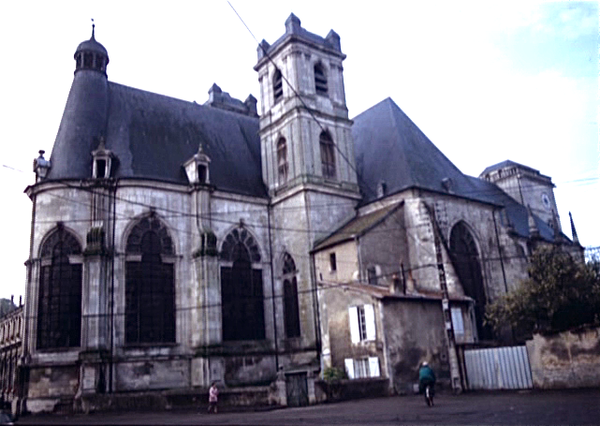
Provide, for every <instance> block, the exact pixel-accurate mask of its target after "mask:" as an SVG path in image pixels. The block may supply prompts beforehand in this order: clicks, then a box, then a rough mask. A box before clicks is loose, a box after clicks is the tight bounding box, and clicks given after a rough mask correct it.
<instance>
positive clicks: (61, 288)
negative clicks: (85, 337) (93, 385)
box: [37, 226, 82, 349]
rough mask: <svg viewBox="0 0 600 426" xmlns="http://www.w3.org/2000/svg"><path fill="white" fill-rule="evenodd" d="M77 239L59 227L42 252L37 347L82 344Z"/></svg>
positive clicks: (80, 278) (80, 275)
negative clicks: (76, 257) (75, 257)
mask: <svg viewBox="0 0 600 426" xmlns="http://www.w3.org/2000/svg"><path fill="white" fill-rule="evenodd" d="M80 254H81V246H80V244H79V242H78V241H77V239H76V238H75V237H74V236H73V235H72V234H71V233H70V232H68V231H67V230H65V229H64V228H63V227H62V226H59V227H58V229H56V230H55V231H54V232H53V233H52V234H51V235H50V236H49V237H48V239H47V240H46V241H45V242H44V244H43V246H42V250H41V265H42V267H41V271H40V287H39V293H38V317H37V348H38V349H57V348H71V347H77V346H80V344H81V286H82V264H81V262H79V263H78V262H77V261H76V260H75V259H74V256H76V255H80Z"/></svg>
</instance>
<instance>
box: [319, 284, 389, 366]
mask: <svg viewBox="0 0 600 426" xmlns="http://www.w3.org/2000/svg"><path fill="white" fill-rule="evenodd" d="M319 296H320V299H319V300H320V302H321V315H322V316H321V327H322V329H323V336H324V339H323V348H322V351H323V364H324V367H325V368H327V367H336V368H340V369H342V370H343V369H344V368H345V365H344V360H345V359H346V358H352V359H358V358H364V357H378V358H379V370H380V373H381V375H382V376H383V377H385V372H386V371H387V368H386V365H385V358H384V357H383V334H382V323H381V313H380V304H379V300H378V299H377V298H375V297H373V296H371V295H369V294H367V293H366V292H363V291H359V290H357V289H355V288H352V286H348V287H345V286H344V287H340V286H331V287H329V286H327V285H324V286H321V287H320V289H319ZM366 304H371V305H373V308H374V314H375V335H376V337H375V340H372V341H361V342H358V343H352V339H351V335H350V319H349V314H348V308H349V307H351V306H359V305H366Z"/></svg>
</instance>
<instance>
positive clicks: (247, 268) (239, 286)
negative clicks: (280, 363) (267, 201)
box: [221, 228, 265, 341]
mask: <svg viewBox="0 0 600 426" xmlns="http://www.w3.org/2000/svg"><path fill="white" fill-rule="evenodd" d="M260 260H261V257H260V251H259V248H258V245H257V244H256V241H255V240H254V238H253V237H252V235H250V233H249V232H248V231H247V230H245V229H244V228H237V229H234V230H233V231H231V232H230V233H229V235H227V237H226V238H225V241H224V242H223V245H222V247H221V310H222V315H223V340H224V341H231V340H263V339H264V338H265V317H264V300H263V283H262V269H260V266H261V265H260Z"/></svg>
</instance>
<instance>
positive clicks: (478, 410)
mask: <svg viewBox="0 0 600 426" xmlns="http://www.w3.org/2000/svg"><path fill="white" fill-rule="evenodd" d="M435 402H436V405H435V407H432V408H429V407H427V406H426V405H425V402H424V401H423V399H422V398H421V397H420V396H403V397H389V398H378V399H363V400H355V401H347V402H341V403H335V404H323V405H315V406H311V407H303V408H287V409H277V410H270V411H247V412H239V411H238V412H235V411H232V410H227V407H223V408H222V411H221V412H219V414H216V415H214V414H210V415H209V414H206V413H205V412H204V409H202V410H193V411H192V410H189V409H187V410H176V411H168V412H143V413H104V414H101V413H95V414H90V415H87V416H86V415H74V416H56V415H54V416H49V415H44V416H28V417H23V418H21V419H20V420H19V421H18V422H17V424H30V425H33V424H40V425H41V424H44V425H57V424H81V425H84V424H86V425H111V424H112V425H138V424H139V425H142V424H143V425H158V424H161V425H167V424H170V425H237V424H239V425H403V424H419V425H424V424H461V425H464V424H502V425H521V424H528V425H550V424H552V425H567V424H570V425H571V424H577V425H585V424H588V425H598V424H600V390H599V389H590V390H574V391H545V392H540V391H521V392H497V393H468V394H463V395H459V396H454V395H444V394H439V395H437V396H436V401H435Z"/></svg>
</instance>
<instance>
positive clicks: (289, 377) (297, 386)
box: [285, 373, 308, 407]
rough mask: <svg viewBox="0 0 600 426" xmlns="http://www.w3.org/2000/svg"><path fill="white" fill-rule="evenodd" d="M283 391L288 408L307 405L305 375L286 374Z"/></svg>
mask: <svg viewBox="0 0 600 426" xmlns="http://www.w3.org/2000/svg"><path fill="white" fill-rule="evenodd" d="M285 390H286V395H287V405H288V407H303V406H305V405H308V384H307V382H306V373H294V374H286V376H285Z"/></svg>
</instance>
